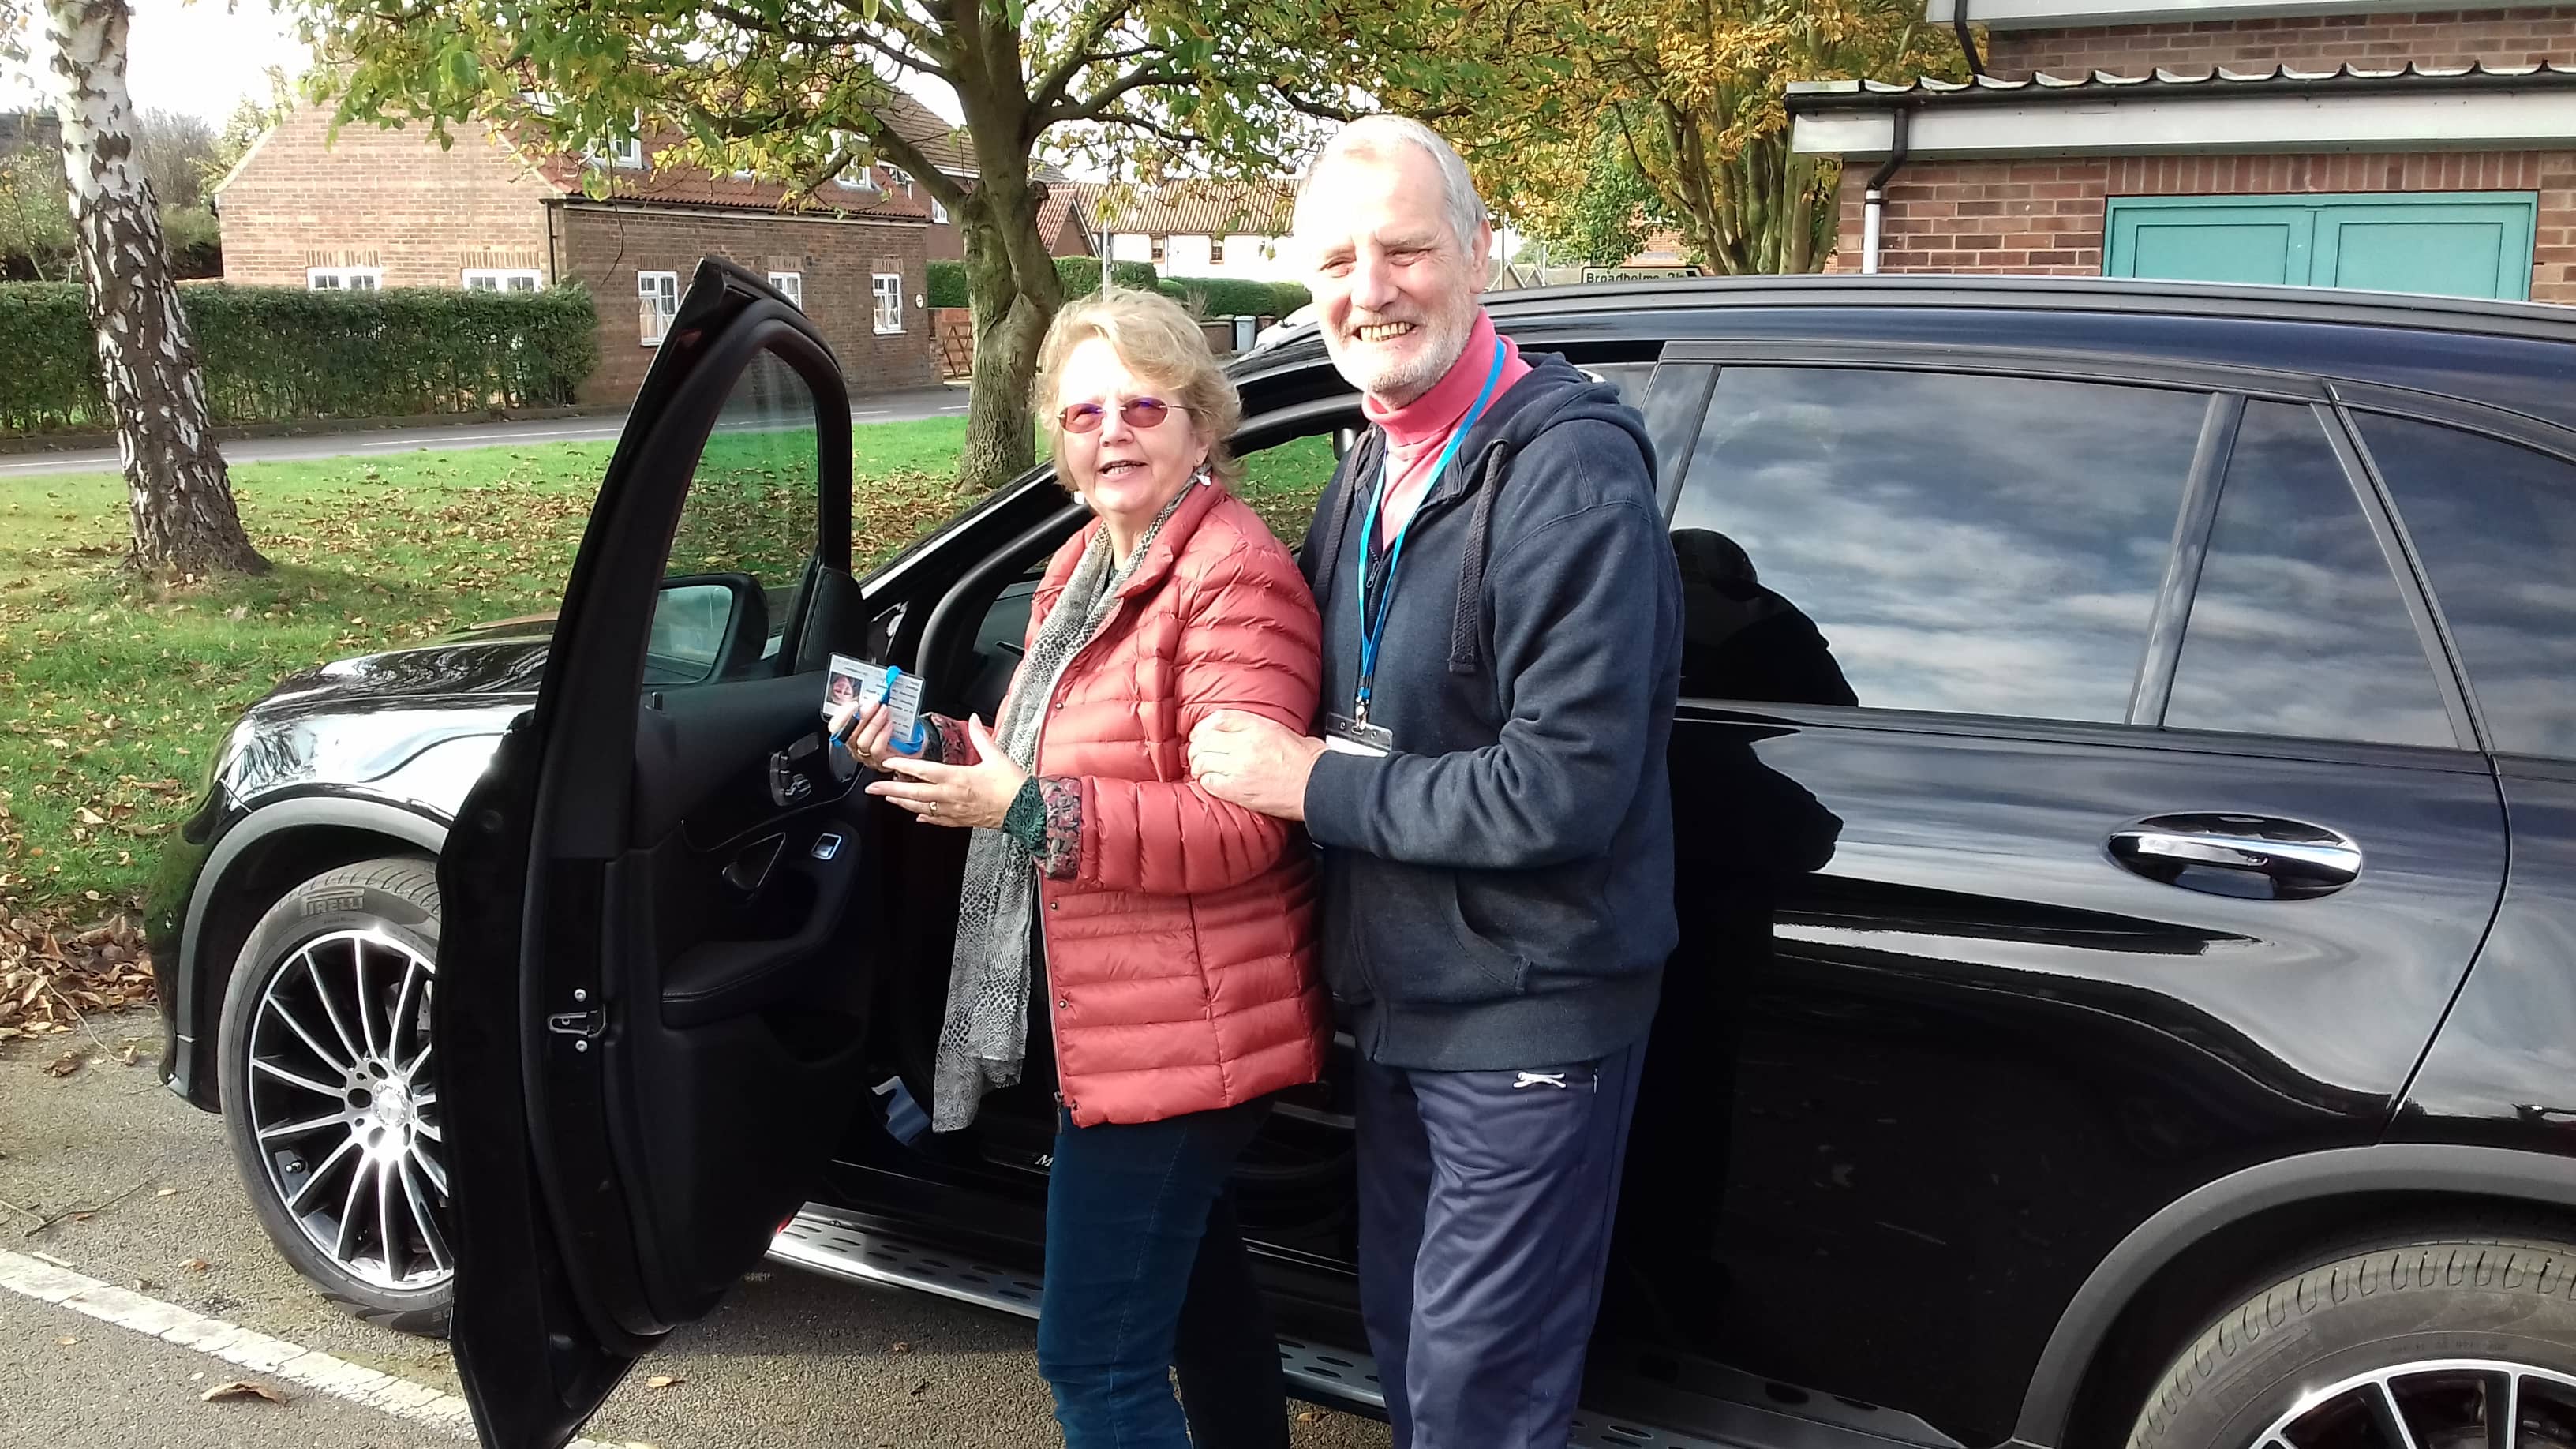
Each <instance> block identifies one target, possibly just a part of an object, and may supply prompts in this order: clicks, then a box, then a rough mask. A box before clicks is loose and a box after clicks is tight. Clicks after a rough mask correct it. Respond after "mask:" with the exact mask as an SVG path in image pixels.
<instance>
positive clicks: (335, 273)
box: [304, 267, 385, 292]
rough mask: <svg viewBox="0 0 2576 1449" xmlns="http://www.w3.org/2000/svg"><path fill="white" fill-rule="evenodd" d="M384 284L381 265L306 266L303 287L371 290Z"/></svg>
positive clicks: (339, 290) (334, 289)
mask: <svg viewBox="0 0 2576 1449" xmlns="http://www.w3.org/2000/svg"><path fill="white" fill-rule="evenodd" d="M384 284H385V269H384V268H382V267H307V268H305V270H304V289H305V290H306V291H308V292H373V291H377V290H379V289H381V288H382V287H383V286H384Z"/></svg>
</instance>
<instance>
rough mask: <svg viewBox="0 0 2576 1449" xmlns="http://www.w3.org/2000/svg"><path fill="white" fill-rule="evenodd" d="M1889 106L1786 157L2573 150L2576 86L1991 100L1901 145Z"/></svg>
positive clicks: (1935, 110) (1839, 114) (1808, 123)
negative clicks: (2028, 101)
mask: <svg viewBox="0 0 2576 1449" xmlns="http://www.w3.org/2000/svg"><path fill="white" fill-rule="evenodd" d="M1899 114H1900V113H1899V112H1898V111H1897V110H1895V109H1892V108H1887V107H1876V108H1862V107H1853V108H1852V109H1849V110H1838V109H1823V108H1819V109H1814V110H1808V111H1804V112H1802V113H1801V114H1800V115H1799V116H1798V117H1797V118H1796V121H1795V124H1794V125H1793V127H1792V129H1791V131H1790V135H1789V148H1790V149H1791V150H1792V151H1795V152H1798V153H1800V154H1802V155H1829V156H1842V157H1846V158H1854V159H1866V158H1869V157H1878V156H1887V155H1891V154H1895V153H1896V152H1897V151H1898V149H1899V147H1900V144H1901V146H1902V149H1903V153H1904V154H1905V155H1906V156H1908V157H1910V158H1911V159H1914V160H1918V161H1921V160H1933V159H1940V158H1947V157H1968V156H1980V157H2005V156H2153V155H2165V154H2198V155H2209V154H2218V153H2235V154H2246V153H2260V152H2278V151H2294V152H2319V151H2459V150H2486V149H2509V150H2528V149H2533V148H2538V147H2566V146H2569V145H2571V144H2576V88H2570V87H2566V86H2550V87H2535V88H2533V89H2530V90H2505V89H2500V88H2499V89H2492V90H2489V89H2480V90H2476V91H2438V92H2431V93H2427V94H2422V95H2404V94H2387V93H2371V94H2364V95H2351V96H2335V95H2320V94H2315V93H2309V94H2304V95H2269V96H2266V95H2246V94H2242V93H2229V92H2226V91H2215V90H2213V91H2207V92H2193V93H2188V94H2176V93H2175V92H2174V91H2172V90H2169V89H2161V90H2152V91H2149V90H2142V91H2141V92H2139V93H2136V94H2129V95H2122V94H2120V93H2118V92H2115V91H2109V90H2103V91H2099V92H2093V93H2090V94H2088V95H2087V96H2086V97H2085V98H2084V99H2082V100H2070V99H2066V98H2063V97H2059V98H2053V99H2049V100H2043V101H2039V102H2037V103H2035V104H2028V105H2016V104H2012V103H2010V102H1994V101H1983V102H1981V103H1979V104H1972V105H1958V104H1949V105H1944V104H1942V103H1941V102H1940V101H1939V100H1938V99H1937V98H1935V99H1933V100H1932V101H1931V102H1930V103H1929V104H1925V105H1922V106H1920V107H1919V108H1915V109H1913V110H1912V111H1911V117H1912V118H1911V121H1910V131H1908V132H1907V133H1904V134H1903V135H1902V136H1900V133H1899V131H1898V129H1897V116H1898V115H1899Z"/></svg>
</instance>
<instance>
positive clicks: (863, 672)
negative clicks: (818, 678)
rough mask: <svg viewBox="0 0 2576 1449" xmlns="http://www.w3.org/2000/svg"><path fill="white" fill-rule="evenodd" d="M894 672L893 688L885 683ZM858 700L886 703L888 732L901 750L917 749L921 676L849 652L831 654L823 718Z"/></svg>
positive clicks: (920, 731)
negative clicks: (855, 656)
mask: <svg viewBox="0 0 2576 1449" xmlns="http://www.w3.org/2000/svg"><path fill="white" fill-rule="evenodd" d="M888 674H892V675H893V688H892V689H891V690H889V689H888V688H887V687H886V684H887V675H888ZM852 700H857V701H859V702H860V703H862V704H874V703H876V702H878V701H880V700H882V701H883V702H884V703H885V707H886V709H887V710H888V711H889V715H890V718H891V720H892V730H891V732H890V733H889V734H888V735H887V736H886V738H887V739H889V740H891V741H893V742H894V746H895V748H897V749H899V750H917V749H920V748H921V744H922V728H921V676H920V675H918V674H906V673H904V672H903V671H902V670H901V669H899V668H896V669H889V667H888V666H886V665H883V664H870V663H868V662H867V661H866V660H864V659H852V658H851V657H850V656H848V655H846V654H835V655H833V656H832V672H831V673H830V674H829V675H828V676H826V677H825V679H824V682H823V718H824V719H825V720H826V721H827V722H828V721H829V720H830V719H831V717H832V712H833V711H834V710H837V709H839V708H840V707H841V706H843V705H845V704H848V703H849V702H850V701H852Z"/></svg>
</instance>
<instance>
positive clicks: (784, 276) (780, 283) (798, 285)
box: [769, 272, 805, 312]
mask: <svg viewBox="0 0 2576 1449" xmlns="http://www.w3.org/2000/svg"><path fill="white" fill-rule="evenodd" d="M769 285H771V286H773V287H775V288H777V289H778V291H779V293H780V294H781V295H783V296H785V297H786V298H787V300H788V301H790V302H793V303H795V304H796V310H797V311H799V312H802V311H804V310H805V274H804V273H803V272H772V273H770V274H769Z"/></svg>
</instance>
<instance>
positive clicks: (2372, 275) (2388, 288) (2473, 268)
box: [2102, 191, 2540, 302]
mask: <svg viewBox="0 0 2576 1449" xmlns="http://www.w3.org/2000/svg"><path fill="white" fill-rule="evenodd" d="M2539 206H2540V198H2539V197H2538V196H2537V195H2535V194H2533V193H2531V192H2528V191H2475V192H2438V193H2428V194H2396V195H2386V196H2302V197H2299V198H2298V199H2297V200H2295V201H2286V200H2285V201H2255V200H2252V199H2250V198H2247V197H2241V196H2119V197H2113V198H2112V199H2111V202H2110V208H2109V216H2108V227H2107V230H2108V233H2109V234H2108V236H2107V237H2106V238H2105V241H2106V243H2107V244H2106V245H2105V247H2104V248H2103V254H2102V274H2103V275H2104V276H2109V277H2165V278H2171V279H2173V280H2176V281H2186V282H2262V283H2271V284H2279V283H2285V282H2286V283H2293V284H2303V285H2308V286H2317V287H2362V288H2367V289H2370V290H2373V291H2383V292H2433V293H2438V294H2441V295H2444V296H2452V297H2493V298H2499V299H2503V300H2506V301H2516V302H2518V301H2522V300H2524V299H2526V298H2527V297H2529V296H2530V293H2531V227H2532V218H2533V215H2534V213H2536V212H2537V211H2538V210H2539Z"/></svg>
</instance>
